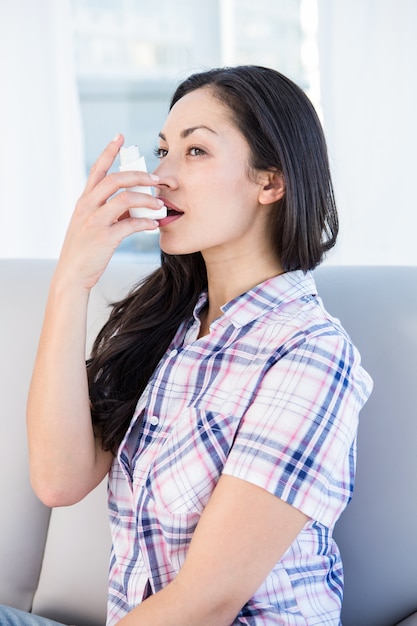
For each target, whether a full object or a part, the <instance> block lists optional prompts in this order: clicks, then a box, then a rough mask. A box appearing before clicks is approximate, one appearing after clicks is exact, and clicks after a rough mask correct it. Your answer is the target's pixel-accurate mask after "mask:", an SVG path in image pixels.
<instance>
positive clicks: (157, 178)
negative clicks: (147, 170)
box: [151, 174, 159, 182]
mask: <svg viewBox="0 0 417 626" xmlns="http://www.w3.org/2000/svg"><path fill="white" fill-rule="evenodd" d="M151 178H152V180H154V181H155V182H157V181H158V180H159V176H157V175H156V174H151Z"/></svg>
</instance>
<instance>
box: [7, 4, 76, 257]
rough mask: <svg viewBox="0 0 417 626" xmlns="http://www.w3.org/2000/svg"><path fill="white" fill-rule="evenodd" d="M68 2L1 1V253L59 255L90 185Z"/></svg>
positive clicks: (36, 255)
mask: <svg viewBox="0 0 417 626" xmlns="http://www.w3.org/2000/svg"><path fill="white" fill-rule="evenodd" d="M72 53H73V47H72V32H71V18H70V3H69V0H58V1H57V0H30V1H27V0H13V2H0V76H1V81H2V91H1V98H0V138H1V141H0V256H1V257H55V256H57V255H58V253H59V250H60V247H61V244H62V239H63V236H64V233H65V230H66V226H67V223H68V220H69V217H70V215H71V212H72V209H73V205H74V202H75V200H76V199H77V197H78V195H79V194H80V191H81V190H82V188H83V186H84V155H83V149H82V133H81V120H80V111H79V103H78V92H77V86H76V80H75V72H74V63H73V56H72Z"/></svg>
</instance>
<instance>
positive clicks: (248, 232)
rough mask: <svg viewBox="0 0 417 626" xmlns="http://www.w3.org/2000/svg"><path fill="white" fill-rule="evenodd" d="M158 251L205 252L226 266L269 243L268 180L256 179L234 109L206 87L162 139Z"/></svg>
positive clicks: (187, 100)
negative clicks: (163, 209)
mask: <svg viewBox="0 0 417 626" xmlns="http://www.w3.org/2000/svg"><path fill="white" fill-rule="evenodd" d="M158 156H159V159H160V163H159V165H158V167H157V169H156V170H155V173H156V174H158V176H159V177H160V182H159V184H158V190H159V194H158V195H159V196H160V197H161V198H163V199H164V201H165V204H166V206H167V207H168V216H167V217H166V218H165V219H162V220H160V246H161V249H162V250H163V251H164V252H166V253H168V254H189V253H192V252H197V251H200V252H202V253H203V256H204V259H205V260H206V262H207V261H209V260H210V259H215V260H221V259H222V258H225V259H227V258H234V257H235V256H236V255H237V256H239V255H240V254H247V253H248V249H252V248H254V247H255V248H259V247H260V246H265V245H267V244H266V242H267V241H268V234H267V233H268V225H267V224H268V219H267V216H268V212H269V210H270V207H267V206H265V204H260V202H259V194H260V190H261V189H262V187H263V185H265V179H264V178H263V179H262V177H261V176H260V174H259V178H260V180H259V181H258V180H256V173H253V172H252V173H250V168H249V162H250V150H249V146H248V143H247V141H246V139H245V137H244V136H243V135H242V133H241V132H240V131H239V130H238V129H237V127H236V126H235V124H234V123H233V121H232V119H231V114H230V112H229V109H228V108H227V107H226V106H225V105H223V104H222V103H221V102H220V101H219V100H218V99H217V98H215V97H214V96H213V94H212V92H211V91H210V89H208V88H203V89H198V90H195V91H193V92H191V93H189V94H187V95H185V96H184V97H183V98H181V99H180V100H179V101H178V102H177V103H176V104H175V105H174V106H173V108H172V109H171V111H170V113H169V116H168V118H167V120H166V123H165V124H164V127H163V129H162V131H161V133H160V141H159V148H158Z"/></svg>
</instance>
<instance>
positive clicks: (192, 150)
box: [188, 146, 206, 156]
mask: <svg viewBox="0 0 417 626" xmlns="http://www.w3.org/2000/svg"><path fill="white" fill-rule="evenodd" d="M188 154H190V155H191V156H204V155H205V154H206V152H205V150H202V149H201V148H197V146H191V147H190V148H189V149H188Z"/></svg>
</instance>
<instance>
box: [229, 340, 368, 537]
mask: <svg viewBox="0 0 417 626" xmlns="http://www.w3.org/2000/svg"><path fill="white" fill-rule="evenodd" d="M368 385H369V377H368V375H367V374H366V372H365V371H364V370H363V369H362V368H361V366H360V357H359V354H358V352H357V351H356V349H355V348H354V346H352V344H351V343H350V341H349V339H348V338H347V337H346V336H343V335H341V334H338V333H337V332H332V331H329V332H328V333H327V334H326V333H325V334H320V335H318V336H302V337H300V338H299V340H298V341H296V342H294V345H293V346H292V347H291V348H289V349H288V350H287V351H286V352H285V353H284V354H283V355H280V356H279V357H278V356H277V358H276V359H275V360H274V361H273V363H272V365H271V367H270V368H269V369H268V371H267V372H266V374H265V375H264V377H263V379H262V381H261V383H260V384H259V387H258V389H257V392H256V395H255V397H254V400H253V402H252V403H251V405H250V406H249V407H248V409H247V411H246V412H245V414H244V416H243V418H242V420H241V423H240V426H239V429H238V432H237V434H236V437H235V440H234V443H233V447H232V449H231V450H230V453H229V456H228V458H227V461H226V464H225V467H224V470H223V473H224V474H228V475H232V476H235V477H237V478H241V479H243V480H246V481H249V482H251V483H253V484H255V485H257V486H259V487H262V488H264V489H266V490H267V491H269V492H271V493H273V494H275V495H276V496H278V497H279V498H281V499H283V500H285V501H286V502H288V503H289V504H291V505H293V506H294V507H296V508H297V509H299V510H300V511H302V512H303V513H305V514H306V515H308V516H309V517H310V518H312V519H313V520H315V521H318V522H320V523H321V524H323V525H325V526H327V527H329V528H330V527H332V526H333V525H334V524H335V522H336V520H337V519H338V517H339V516H340V514H341V512H342V511H343V509H344V508H345V507H346V505H347V503H348V502H349V500H350V498H351V496H352V491H353V482H354V474H355V458H356V434H357V427H358V416H359V411H360V409H361V407H362V406H363V404H364V403H365V401H366V399H367V397H368V395H369V393H368V389H367V387H368Z"/></svg>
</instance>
